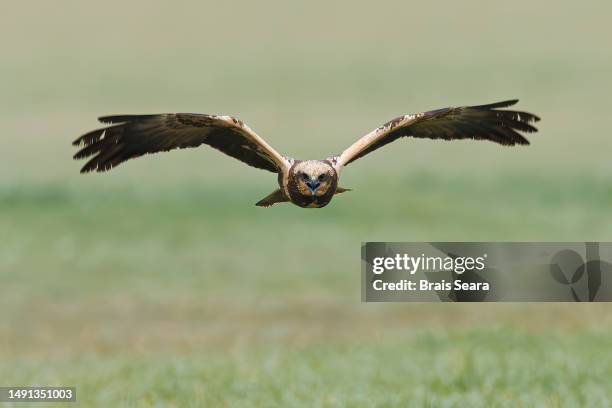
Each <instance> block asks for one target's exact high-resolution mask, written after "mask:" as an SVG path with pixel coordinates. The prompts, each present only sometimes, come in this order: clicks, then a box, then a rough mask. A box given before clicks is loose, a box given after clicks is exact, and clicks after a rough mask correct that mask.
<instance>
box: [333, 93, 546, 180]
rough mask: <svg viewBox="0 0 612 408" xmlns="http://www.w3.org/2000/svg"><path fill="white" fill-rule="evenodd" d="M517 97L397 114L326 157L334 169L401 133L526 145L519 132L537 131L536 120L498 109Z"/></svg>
mask: <svg viewBox="0 0 612 408" xmlns="http://www.w3.org/2000/svg"><path fill="white" fill-rule="evenodd" d="M517 102H518V100H511V101H503V102H497V103H492V104H489V105H479V106H463V107H458V108H443V109H437V110H432V111H429V112H423V113H417V114H414V115H405V116H400V117H397V118H395V119H393V120H391V121H389V122H387V123H385V124H384V125H382V126H380V127H379V128H377V129H375V130H374V131H372V132H370V133H368V134H367V135H365V136H363V137H362V138H361V139H359V140H357V141H356V142H355V143H353V144H352V145H351V146H350V147H349V148H348V149H346V150H345V151H344V152H342V154H340V155H339V156H335V157H332V158H330V160H331V161H332V163H334V166H335V167H336V168H337V169H340V168H342V166H346V165H347V164H349V163H351V162H353V161H355V160H357V159H358V158H360V157H363V156H365V155H366V154H368V153H370V152H373V151H374V150H376V149H378V148H379V147H382V146H384V145H386V144H387V143H391V142H393V141H395V140H397V139H399V138H400V137H403V136H412V137H418V138H427V139H444V140H454V139H475V140H490V141H492V142H496V143H499V144H502V145H506V146H513V145H515V144H522V145H527V144H529V142H528V141H527V139H525V138H524V137H523V136H522V135H521V133H520V132H526V133H531V132H537V129H536V128H535V127H534V126H532V125H531V123H532V122H537V121H538V120H540V118H538V117H537V116H536V115H533V114H531V113H526V112H518V111H511V110H501V109H499V108H506V107H508V106H512V105H514V104H515V103H517Z"/></svg>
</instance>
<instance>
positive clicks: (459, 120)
mask: <svg viewBox="0 0 612 408" xmlns="http://www.w3.org/2000/svg"><path fill="white" fill-rule="evenodd" d="M517 102H518V100H510V101H503V102H497V103H492V104H488V105H479V106H463V107H457V108H443V109H436V110H432V111H428V112H422V113H417V114H412V115H404V116H400V117H397V118H395V119H393V120H391V121H389V122H387V123H385V124H383V125H382V126H380V127H378V128H376V129H375V130H373V131H372V132H370V133H368V134H366V135H365V136H363V137H361V138H360V139H359V140H357V141H356V142H355V143H353V144H352V145H351V146H350V147H349V148H348V149H346V150H344V151H343V152H342V153H341V154H339V155H336V156H332V157H329V158H327V159H325V160H304V161H302V160H296V159H293V158H290V157H286V156H282V155H281V154H279V153H278V152H277V151H276V150H274V148H272V146H270V145H269V144H268V143H266V141H265V140H263V139H262V138H261V137H259V136H258V135H257V134H256V133H255V132H253V131H252V130H251V129H250V128H249V127H248V126H247V125H245V124H244V123H243V122H242V121H240V120H238V119H235V118H233V117H230V116H218V115H203V114H195V113H166V114H158V115H116V116H104V117H101V118H99V120H100V121H101V122H102V123H106V124H108V125H109V126H107V127H105V128H101V129H97V130H94V131H91V132H89V133H86V134H84V135H83V136H81V137H79V138H78V139H77V140H75V141H74V143H73V144H74V145H75V146H80V147H81V149H80V150H79V151H78V152H77V153H76V154H75V155H74V158H75V159H87V160H88V161H87V162H86V163H85V165H84V166H83V168H82V169H81V172H82V173H86V172H90V171H99V172H101V171H106V170H110V169H111V168H113V167H115V166H117V165H119V164H121V163H123V162H124V161H126V160H129V159H133V158H135V157H140V156H143V155H145V154H150V153H157V152H165V151H169V150H173V149H184V148H188V147H198V146H201V145H203V144H206V145H209V146H211V147H213V148H215V149H217V150H220V151H221V152H223V153H225V154H227V155H229V156H231V157H233V158H235V159H238V160H240V161H242V162H244V163H246V164H248V165H249V166H252V167H256V168H259V169H264V170H268V171H271V172H274V173H277V174H278V184H279V188H278V189H277V190H275V191H274V192H272V193H271V194H270V195H268V196H267V197H265V198H264V199H262V200H260V201H259V202H258V203H257V204H256V205H258V206H261V207H268V206H271V205H273V204H275V203H279V202H287V201H290V202H292V203H293V204H296V205H298V206H300V207H310V208H320V207H324V206H326V205H327V204H328V203H329V202H330V201H331V199H332V197H333V196H334V195H335V194H339V193H342V192H344V191H348V190H347V189H344V188H342V187H339V185H338V179H339V176H340V173H341V170H342V169H343V168H344V166H346V165H348V164H349V163H352V162H353V161H355V160H357V159H359V158H361V157H363V156H365V155H367V154H369V153H371V152H373V151H374V150H377V149H378V148H380V147H382V146H384V145H386V144H388V143H391V142H393V141H395V140H397V139H399V138H401V137H417V138H427V139H443V140H454V139H475V140H489V141H492V142H495V143H499V144H502V145H506V146H513V145H517V144H519V145H527V144H529V141H528V140H527V139H525V137H524V136H523V133H532V132H537V129H536V128H535V127H534V126H533V123H534V122H537V121H538V120H540V119H539V118H538V117H537V116H536V115H534V114H531V113H527V112H520V111H513V110H505V109H503V108H507V107H509V106H512V105H514V104H516V103H517Z"/></svg>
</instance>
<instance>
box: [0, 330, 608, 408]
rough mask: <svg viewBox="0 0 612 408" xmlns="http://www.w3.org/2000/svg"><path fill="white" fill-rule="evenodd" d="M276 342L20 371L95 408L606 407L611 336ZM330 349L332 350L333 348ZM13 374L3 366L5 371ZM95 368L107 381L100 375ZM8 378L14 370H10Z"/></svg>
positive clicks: (506, 334) (502, 333)
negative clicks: (65, 388)
mask: <svg viewBox="0 0 612 408" xmlns="http://www.w3.org/2000/svg"><path fill="white" fill-rule="evenodd" d="M283 343H284V342H282V341H278V340H277V339H272V340H271V341H267V342H266V343H265V344H264V345H260V346H259V348H258V350H257V351H256V352H247V350H245V348H250V346H248V345H246V344H240V343H238V344H232V345H230V346H229V347H228V348H227V350H226V351H225V352H224V353H215V352H210V351H207V350H198V349H194V350H191V352H190V353H189V355H188V356H185V355H184V354H169V355H168V354H163V355H159V354H155V355H149V354H146V353H141V352H136V353H131V354H127V355H126V354H123V353H120V354H115V355H112V356H107V357H101V356H99V355H89V354H88V355H85V356H81V357H80V358H79V359H78V360H77V361H75V360H70V359H69V360H59V361H56V360H50V361H47V364H46V365H45V367H44V368H42V369H41V367H40V364H39V362H37V361H36V362H32V361H27V360H26V361H19V366H18V369H17V370H15V371H14V372H13V377H14V378H15V379H16V380H17V381H20V383H27V382H28V381H30V380H31V378H33V377H36V378H39V379H41V380H42V381H46V382H47V383H54V382H59V383H65V384H79V389H78V398H79V400H80V402H81V403H83V404H87V405H95V406H117V405H128V406H146V405H155V404H156V403H159V402H160V401H163V402H164V405H166V404H167V405H169V406H181V407H191V406H193V407H200V406H225V405H231V406H244V407H250V406H304V407H312V406H315V407H344V406H360V407H361V406H363V407H374V406H380V407H385V406H459V405H461V406H464V405H466V404H467V405H469V406H472V407H491V406H498V407H516V406H540V405H546V406H552V407H561V406H601V407H604V406H607V405H609V403H610V399H609V395H608V394H607V393H606V391H605V390H606V387H608V386H609V384H608V378H609V377H610V375H611V374H612V372H611V371H610V363H612V361H610V355H609V353H608V352H607V351H608V350H609V347H610V340H609V338H608V337H607V336H605V335H602V334H582V335H580V336H577V335H575V334H569V335H568V334H566V333H564V334H559V333H539V334H534V333H525V332H522V331H517V330H508V329H493V330H487V331H482V330H468V331H464V330H462V331H460V332H453V331H451V332H449V333H439V332H431V333H421V334H416V335H414V334H413V335H407V334H399V335H397V336H396V338H395V339H394V340H391V341H389V340H386V339H381V338H380V337H378V338H377V336H372V337H371V338H369V339H365V340H358V341H355V342H352V343H350V344H346V342H344V343H341V344H338V342H337V341H331V342H327V343H325V344H321V345H317V346H314V347H312V346H311V347H303V346H299V345H298V346H295V347H292V348H291V349H288V348H287V347H285V346H284V345H283ZM330 343H331V344H330ZM2 365H3V364H1V363H0V367H2ZM91 367H95V368H96V375H95V376H92V375H91V373H90V370H91ZM2 368H4V367H2Z"/></svg>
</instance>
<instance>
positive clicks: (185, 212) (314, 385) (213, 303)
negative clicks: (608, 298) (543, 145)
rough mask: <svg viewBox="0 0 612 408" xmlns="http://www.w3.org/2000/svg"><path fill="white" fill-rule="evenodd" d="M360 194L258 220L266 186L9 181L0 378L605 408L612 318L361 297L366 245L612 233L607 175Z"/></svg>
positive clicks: (207, 400) (425, 181) (305, 398)
mask: <svg viewBox="0 0 612 408" xmlns="http://www.w3.org/2000/svg"><path fill="white" fill-rule="evenodd" d="M360 181H361V182H362V183H364V185H359V186H354V187H355V188H356V189H355V191H353V192H351V193H347V194H345V195H343V196H339V197H336V199H335V200H334V201H333V202H332V203H331V204H330V206H328V207H327V208H326V209H323V210H303V209H299V208H297V207H293V206H290V205H285V206H277V207H273V208H271V209H259V208H256V207H254V206H253V202H254V201H256V200H257V199H258V198H259V196H261V195H263V194H265V192H266V191H267V189H265V190H261V189H260V188H259V187H257V188H255V187H243V188H242V189H241V191H236V190H234V189H227V188H225V187H218V188H210V187H204V186H197V187H195V188H191V187H189V186H184V185H180V184H179V185H178V186H174V187H172V186H165V187H164V188H163V193H160V191H159V190H158V189H157V188H153V187H151V186H136V187H131V188H123V187H120V186H118V185H115V186H106V187H103V188H102V189H98V188H93V187H91V186H89V187H87V186H69V185H68V186H62V185H49V184H46V185H38V186H36V185H29V186H17V185H13V186H6V187H4V188H3V189H2V190H1V191H0V231H2V239H3V242H4V243H5V245H3V246H2V248H0V279H1V280H2V298H0V307H1V308H2V310H3V314H4V318H3V319H2V322H1V323H0V339H1V341H0V360H1V361H2V362H1V363H0V372H1V373H3V374H2V381H3V382H4V383H6V384H71V385H72V384H74V385H76V386H77V387H78V395H79V397H78V398H79V401H80V402H81V403H82V404H83V405H92V406H117V405H136V406H148V405H156V404H160V403H161V404H163V405H171V406H194V407H195V406H203V405H204V406H218V405H230V406H252V405H259V406H313V405H314V406H330V407H331V406H397V405H403V406H407V405H410V406H415V405H416V406H426V405H433V406H456V405H460V404H466V403H467V404H469V405H470V406H475V407H477V406H482V407H487V406H492V405H495V406H508V407H511V406H521V405H524V406H536V405H545V406H606V404H608V403H609V402H610V401H611V399H610V398H611V393H610V391H611V390H610V387H609V384H608V381H607V378H608V377H609V376H610V374H611V372H610V367H611V365H610V364H611V363H612V361H611V360H610V356H611V355H610V353H609V349H610V347H612V340H610V335H611V333H612V319H611V317H610V314H609V307H607V306H606V305H560V304H558V305H555V304H544V305H532V304H531V305H530V304H516V305H501V304H500V305H487V306H486V307H483V305H466V304H464V305H446V304H404V305H402V304H388V305H380V304H361V303H360V299H359V296H360V289H359V281H360V280H359V273H360V272H359V268H360V257H359V251H360V249H359V242H360V241H362V240H383V239H386V240H407V241H409V240H422V239H423V237H428V238H429V239H432V240H435V239H451V240H452V239H457V240H486V239H496V237H500V236H503V237H505V238H506V239H508V240H536V239H550V240H571V239H575V238H576V237H577V236H581V237H585V239H587V238H590V237H595V238H598V237H604V236H607V235H609V234H610V233H611V232H612V231H610V229H611V228H612V226H611V225H610V224H607V223H602V222H601V220H602V219H606V217H608V215H607V210H608V208H610V206H611V205H612V190H611V189H610V187H609V186H610V184H611V183H610V182H609V181H608V180H606V179H595V178H593V179H590V178H586V177H578V176H577V177H574V178H573V179H572V178H566V179H564V180H554V179H550V178H549V179H541V178H527V179H526V178H524V177H521V176H520V175H517V176H511V175H506V176H503V177H502V178H500V179H497V178H496V179H491V178H487V177H484V178H480V179H479V181H477V182H473V181H471V180H470V179H469V178H468V180H467V181H466V179H464V178H463V177H460V176H444V177H440V176H438V175H434V174H433V173H422V174H416V175H413V176H408V177H404V178H403V179H402V182H401V184H402V185H403V186H404V187H405V188H404V189H402V190H395V191H391V192H390V191H388V190H385V187H386V186H384V185H383V186H379V185H377V183H376V182H375V181H372V180H367V179H366V180H360ZM543 185H545V186H546V188H542V186H543ZM263 188H265V187H263ZM364 190H366V191H365V192H364ZM371 194H373V195H378V194H380V195H381V196H383V195H384V196H386V199H384V200H380V201H378V202H377V204H376V205H375V206H373V205H372V203H371V201H369V200H367V199H365V198H364V197H367V196H369V195H371ZM449 203H453V204H452V205H450V204H449ZM441 214H443V216H442V215H441ZM356 219H359V220H361V222H359V223H356V222H354V220H356ZM555 220H557V222H556V221H555ZM558 220H565V222H558Z"/></svg>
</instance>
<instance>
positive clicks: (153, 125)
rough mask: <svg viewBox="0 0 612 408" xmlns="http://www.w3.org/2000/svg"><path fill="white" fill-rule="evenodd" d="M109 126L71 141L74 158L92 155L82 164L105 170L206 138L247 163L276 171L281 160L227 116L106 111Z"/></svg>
mask: <svg viewBox="0 0 612 408" xmlns="http://www.w3.org/2000/svg"><path fill="white" fill-rule="evenodd" d="M99 120H100V121H101V122H103V123H108V124H111V125H110V126H108V127H105V128H102V129H97V130H94V131H91V132H89V133H86V134H85V135H83V136H81V137H79V138H78V139H77V140H75V141H74V143H73V144H74V145H75V146H83V147H82V149H81V150H79V151H78V152H77V153H76V154H75V155H74V158H75V159H83V158H87V157H91V159H89V161H88V162H87V163H86V164H85V166H83V168H82V169H81V172H82V173H86V172H89V171H105V170H109V169H111V168H113V167H115V166H117V165H119V164H120V163H123V162H124V161H126V160H129V159H133V158H135V157H140V156H143V155H145V154H150V153H157V152H165V151H169V150H173V149H184V148H188V147H197V146H200V145H202V144H207V145H209V146H211V147H214V148H215V149H218V150H220V151H222V152H223V153H225V154H227V155H229V156H232V157H234V158H236V159H238V160H240V161H242V162H244V163H246V164H248V165H250V166H253V167H257V168H260V169H264V170H269V171H272V172H275V173H276V172H279V171H281V169H282V168H283V167H285V166H286V160H285V159H284V158H283V157H282V156H281V155H280V154H279V153H278V152H276V151H275V150H274V149H273V148H272V147H271V146H270V145H268V144H267V143H266V142H265V141H264V140H263V139H262V138H261V137H259V136H258V135H257V134H256V133H255V132H253V131H252V130H251V129H250V128H249V127H248V126H246V125H245V124H244V123H243V122H241V121H239V120H237V119H234V118H232V117H229V116H216V115H201V114H192V113H176V114H159V115H121V116H105V117H101V118H100V119H99Z"/></svg>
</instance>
